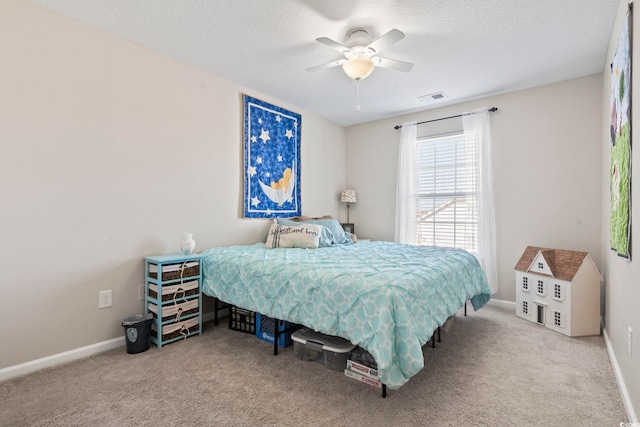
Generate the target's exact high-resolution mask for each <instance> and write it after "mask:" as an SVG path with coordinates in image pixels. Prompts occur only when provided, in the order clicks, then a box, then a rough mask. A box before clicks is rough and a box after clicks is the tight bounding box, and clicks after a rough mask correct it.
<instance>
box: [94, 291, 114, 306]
mask: <svg viewBox="0 0 640 427" xmlns="http://www.w3.org/2000/svg"><path fill="white" fill-rule="evenodd" d="M112 305H113V293H112V292H111V289H109V290H108V291H100V292H99V293H98V308H107V307H111V306H112Z"/></svg>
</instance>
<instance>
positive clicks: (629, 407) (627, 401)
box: [602, 327, 638, 425]
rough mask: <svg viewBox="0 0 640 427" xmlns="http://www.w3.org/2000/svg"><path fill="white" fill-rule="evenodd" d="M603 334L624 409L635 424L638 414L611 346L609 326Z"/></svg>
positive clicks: (603, 330) (603, 329)
mask: <svg viewBox="0 0 640 427" xmlns="http://www.w3.org/2000/svg"><path fill="white" fill-rule="evenodd" d="M602 335H603V337H604V343H605V345H606V347H607V354H608V355H609V360H610V361H611V366H612V367H613V373H614V375H615V377H616V381H617V382H618V388H619V389H620V394H621V395H622V403H623V404H624V409H625V410H626V411H627V418H628V419H629V420H628V421H629V423H632V424H634V425H637V424H638V416H637V415H636V411H635V410H634V409H633V403H632V402H631V397H630V396H629V391H628V390H627V386H626V384H625V383H624V378H623V377H622V371H621V370H620V365H618V360H617V359H616V354H615V353H614V351H613V347H612V346H611V341H610V340H609V334H608V333H607V328H605V327H603V328H602Z"/></svg>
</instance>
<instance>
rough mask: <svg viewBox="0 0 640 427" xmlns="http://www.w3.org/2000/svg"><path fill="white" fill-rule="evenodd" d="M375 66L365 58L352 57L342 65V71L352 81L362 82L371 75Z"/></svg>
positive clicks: (359, 56)
mask: <svg viewBox="0 0 640 427" xmlns="http://www.w3.org/2000/svg"><path fill="white" fill-rule="evenodd" d="M375 67H376V64H374V63H373V61H372V60H371V59H369V58H367V57H366V56H361V55H354V56H353V57H351V58H350V59H349V60H348V61H346V62H344V63H343V64H342V69H343V70H344V72H345V73H346V74H347V76H349V77H351V78H352V79H353V80H362V79H364V78H366V77H368V76H369V74H371V72H372V71H373V69H374V68H375Z"/></svg>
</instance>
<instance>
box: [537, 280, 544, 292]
mask: <svg viewBox="0 0 640 427" xmlns="http://www.w3.org/2000/svg"><path fill="white" fill-rule="evenodd" d="M538 295H540V296H544V282H543V281H542V280H538Z"/></svg>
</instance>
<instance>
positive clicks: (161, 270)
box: [144, 254, 202, 347]
mask: <svg viewBox="0 0 640 427" xmlns="http://www.w3.org/2000/svg"><path fill="white" fill-rule="evenodd" d="M144 261H145V263H144V275H145V281H144V282H145V285H144V290H145V297H144V309H145V313H149V312H150V313H153V317H154V320H153V323H152V324H151V342H153V343H155V344H156V345H157V346H158V347H162V346H163V345H165V344H168V343H171V342H174V341H177V340H181V339H185V338H187V337H190V336H192V335H196V334H201V333H202V270H201V268H200V255H183V254H169V255H156V256H149V257H145V259H144Z"/></svg>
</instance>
